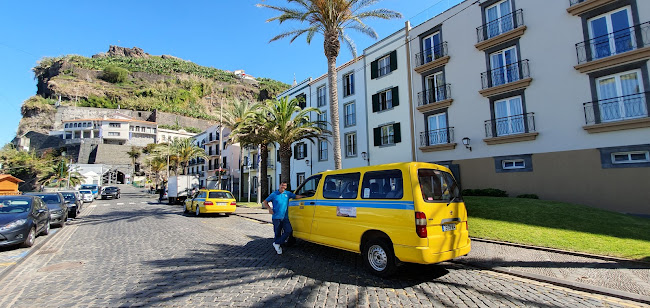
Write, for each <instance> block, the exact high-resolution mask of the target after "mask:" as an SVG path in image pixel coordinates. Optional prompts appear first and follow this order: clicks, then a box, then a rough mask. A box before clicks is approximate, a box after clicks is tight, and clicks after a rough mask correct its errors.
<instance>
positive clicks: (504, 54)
mask: <svg viewBox="0 0 650 308" xmlns="http://www.w3.org/2000/svg"><path fill="white" fill-rule="evenodd" d="M490 73H491V77H492V84H491V85H492V86H493V87H494V86H498V85H502V84H506V83H510V82H513V81H517V80H519V79H520V78H519V65H518V62H517V48H516V47H514V46H513V47H510V48H506V49H503V50H499V51H497V52H495V53H492V54H490Z"/></svg>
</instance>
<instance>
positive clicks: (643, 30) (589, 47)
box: [576, 21, 650, 64]
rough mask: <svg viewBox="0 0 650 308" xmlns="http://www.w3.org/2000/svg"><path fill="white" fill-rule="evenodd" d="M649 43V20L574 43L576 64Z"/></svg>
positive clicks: (641, 46)
mask: <svg viewBox="0 0 650 308" xmlns="http://www.w3.org/2000/svg"><path fill="white" fill-rule="evenodd" d="M648 45H650V21H649V22H644V23H642V24H639V25H635V26H632V27H629V28H626V29H622V30H618V31H616V32H612V33H609V34H606V35H602V36H599V37H596V38H593V39H590V40H588V41H584V42H580V43H578V44H576V53H577V55H578V64H582V63H585V62H589V61H594V60H598V59H602V58H606V57H609V56H613V55H617V54H621V53H624V52H628V51H631V50H635V49H639V48H643V47H646V46H648Z"/></svg>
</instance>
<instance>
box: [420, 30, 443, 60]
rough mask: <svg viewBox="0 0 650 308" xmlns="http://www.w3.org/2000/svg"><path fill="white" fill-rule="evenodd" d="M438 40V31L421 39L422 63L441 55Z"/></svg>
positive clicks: (440, 46)
mask: <svg viewBox="0 0 650 308" xmlns="http://www.w3.org/2000/svg"><path fill="white" fill-rule="evenodd" d="M440 42H441V39H440V32H436V33H434V34H432V35H429V36H427V37H425V38H424V39H423V40H422V48H423V50H422V51H423V52H422V54H423V55H424V59H423V60H424V61H423V62H422V63H423V64H425V63H429V62H431V61H433V60H435V59H438V58H440V57H441V56H442V45H441V44H440Z"/></svg>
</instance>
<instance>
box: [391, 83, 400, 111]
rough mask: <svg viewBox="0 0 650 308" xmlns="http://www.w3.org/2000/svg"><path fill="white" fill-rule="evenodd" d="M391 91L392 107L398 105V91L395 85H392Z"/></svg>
mask: <svg viewBox="0 0 650 308" xmlns="http://www.w3.org/2000/svg"><path fill="white" fill-rule="evenodd" d="M391 91H392V92H393V93H392V94H391V95H392V96H393V107H395V106H399V91H397V87H394V88H393V89H391Z"/></svg>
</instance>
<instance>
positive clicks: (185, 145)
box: [170, 138, 208, 174]
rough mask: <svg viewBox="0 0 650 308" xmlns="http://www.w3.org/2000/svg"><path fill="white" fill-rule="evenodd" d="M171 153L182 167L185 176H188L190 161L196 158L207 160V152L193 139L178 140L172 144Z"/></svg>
mask: <svg viewBox="0 0 650 308" xmlns="http://www.w3.org/2000/svg"><path fill="white" fill-rule="evenodd" d="M170 146H171V153H172V154H173V155H174V156H176V159H177V160H178V162H179V163H180V165H181V168H182V170H183V174H187V173H188V170H187V166H188V164H189V161H190V160H192V159H196V158H207V157H208V156H207V155H206V154H205V150H203V149H202V148H201V147H199V146H198V145H196V144H195V143H194V139H192V138H178V139H174V141H172V143H171V145H170Z"/></svg>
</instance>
